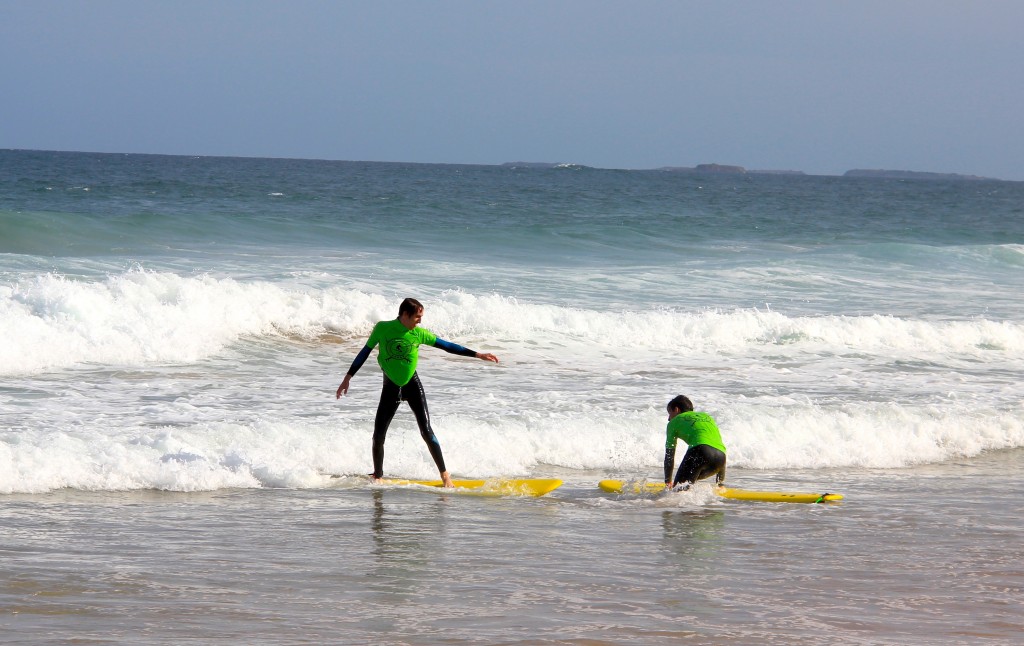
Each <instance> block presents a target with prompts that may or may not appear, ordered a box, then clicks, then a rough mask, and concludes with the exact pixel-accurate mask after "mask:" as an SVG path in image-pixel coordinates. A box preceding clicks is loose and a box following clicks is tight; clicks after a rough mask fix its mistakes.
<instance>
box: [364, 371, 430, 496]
mask: <svg viewBox="0 0 1024 646" xmlns="http://www.w3.org/2000/svg"><path fill="white" fill-rule="evenodd" d="M402 400H405V401H407V402H408V403H409V408H411V409H412V412H413V415H415V416H416V424H417V426H419V428H420V437H422V438H423V441H424V442H426V443H427V449H428V450H429V451H430V457H432V458H433V459H434V464H436V465H437V470H438V471H440V472H444V471H447V469H446V468H445V466H444V456H443V455H442V454H441V443H440V442H438V441H437V436H435V435H434V431H433V429H432V428H431V427H430V413H429V411H428V410H427V396H426V394H425V393H424V392H423V384H422V383H420V378H419V375H417V374H415V373H414V374H413V376H412V379H411V380H410V381H409V383H407V384H406V385H404V386H399V385H397V384H396V383H395V382H393V381H391V380H390V379H388V378H387V376H386V375H385V377H384V385H383V386H382V387H381V391H380V402H379V403H378V404H377V416H376V418H375V419H374V421H373V477H375V478H381V477H383V474H384V439H385V437H386V436H387V432H388V427H389V426H390V425H391V420H392V419H394V417H395V412H396V411H397V410H398V405H399V404H400V403H401V402H402Z"/></svg>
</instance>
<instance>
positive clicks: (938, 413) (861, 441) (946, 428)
mask: <svg viewBox="0 0 1024 646" xmlns="http://www.w3.org/2000/svg"><path fill="white" fill-rule="evenodd" d="M718 420H719V423H720V425H721V427H722V430H723V435H724V437H725V441H726V443H727V446H728V455H729V465H730V468H738V469H764V470H772V471H778V470H781V469H794V468H795V469H821V468H895V467H906V466H912V465H917V464H924V463H934V462H942V461H947V460H951V459H957V458H964V457H972V456H977V455H979V454H981V453H982V452H984V451H994V450H1000V449H1007V448H1013V447H1020V446H1024V422H1022V416H1021V414H1020V411H1019V410H1018V411H991V410H969V409H966V408H960V407H951V408H949V409H948V410H941V409H936V408H926V409H913V408H904V407H899V406H896V405H886V404H879V405H873V406H867V407H855V406H846V407H828V408H825V407H820V406H816V405H794V406H786V407H781V408H770V407H767V406H755V405H752V404H749V403H747V404H742V405H738V406H736V407H734V408H733V409H731V410H729V411H725V412H723V414H719V415H718ZM434 425H435V427H436V430H437V432H438V434H439V437H440V439H441V441H442V445H443V447H444V450H445V457H446V460H447V462H448V466H449V468H450V469H452V471H453V472H455V473H456V474H458V475H460V476H465V477H489V476H496V475H512V474H530V473H532V472H534V471H535V470H537V469H538V468H539V467H540V465H553V466H557V467H563V468H570V469H583V470H588V471H593V470H600V471H605V472H609V473H617V474H628V475H630V476H637V477H650V478H655V479H656V478H657V477H658V476H659V474H660V473H661V457H662V455H663V453H664V435H663V432H664V430H663V429H664V419H663V417H662V415H660V414H657V413H654V412H643V413H631V414H625V415H620V416H615V415H612V414H604V415H600V416H596V415H594V414H593V412H591V413H589V414H588V412H587V411H586V410H583V411H581V412H579V413H578V414H574V415H566V414H561V415H560V414H556V413H555V412H554V411H551V412H550V413H549V414H546V415H544V414H535V415H533V416H532V418H519V419H508V420H505V419H501V418H495V419H491V420H485V421H481V420H480V419H474V418H466V417H462V416H440V417H437V418H435V420H434ZM371 431H372V424H371V423H369V422H368V421H356V422H353V421H352V420H351V419H349V418H347V417H346V416H345V415H344V414H343V413H340V412H339V413H338V414H337V415H335V416H334V417H332V418H330V419H329V420H328V421H319V422H310V421H308V420H301V419H297V418H294V417H291V418H282V419H261V420H258V421H255V422H253V423H249V424H237V423H230V422H203V423H197V424H194V425H188V426H183V427H164V428H150V429H145V428H139V427H138V426H134V425H130V424H129V425H127V426H125V427H122V428H117V427H112V426H111V424H110V423H109V421H108V420H104V419H102V418H100V419H98V420H93V421H83V422H82V423H80V424H77V425H75V426H74V427H68V428H63V429H56V428H55V429H45V428H40V427H38V426H36V427H33V428H25V429H17V430H16V431H15V432H7V433H4V434H0V493H15V492H41V491H49V490H53V489H59V488H64V487H72V488H76V489H84V490H126V489H165V490H173V491H198V490H213V489H221V488H238V487H241V488H252V487H324V486H330V485H331V483H332V479H331V477H330V475H331V474H334V475H353V476H354V475H358V474H363V473H366V472H367V471H368V470H369V468H370V455H369V452H370V451H369V449H370V446H369V445H370V435H371ZM684 448H685V447H681V448H680V455H681V451H682V450H683V449H684ZM677 457H679V456H677ZM385 466H386V470H387V472H388V473H391V474H396V475H402V476H410V477H417V478H433V477H436V470H435V469H434V465H433V463H432V462H431V460H430V457H429V454H428V453H427V450H426V448H425V446H424V444H423V441H422V440H421V438H420V437H419V433H418V432H417V431H416V429H415V425H414V424H413V423H412V420H411V415H408V414H406V413H402V414H400V415H399V417H398V418H397V419H396V421H395V422H394V423H393V425H392V430H391V431H390V433H389V437H388V442H387V444H386V462H385Z"/></svg>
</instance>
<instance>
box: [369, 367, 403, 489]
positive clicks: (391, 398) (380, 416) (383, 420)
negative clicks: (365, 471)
mask: <svg viewBox="0 0 1024 646" xmlns="http://www.w3.org/2000/svg"><path fill="white" fill-rule="evenodd" d="M400 403H402V389H401V387H399V386H398V384H396V383H395V382H393V381H391V380H390V379H388V377H387V375H384V385H383V386H382V387H381V389H380V402H379V403H378V404H377V416H376V417H375V418H374V420H373V477H374V478H382V477H384V437H385V436H386V435H387V433H388V426H390V425H391V420H392V419H394V417H395V411H397V410H398V405H399V404H400Z"/></svg>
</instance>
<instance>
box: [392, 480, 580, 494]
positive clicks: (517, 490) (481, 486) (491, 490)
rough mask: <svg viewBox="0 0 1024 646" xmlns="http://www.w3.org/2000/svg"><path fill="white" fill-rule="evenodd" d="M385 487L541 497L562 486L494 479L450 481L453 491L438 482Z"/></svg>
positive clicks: (551, 482) (397, 482)
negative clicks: (411, 487)
mask: <svg viewBox="0 0 1024 646" xmlns="http://www.w3.org/2000/svg"><path fill="white" fill-rule="evenodd" d="M382 484H385V485H404V486H410V485H415V486H419V487H432V488H435V489H441V490H442V491H444V492H446V493H457V494H466V495H471V496H543V495H544V494H548V493H551V492H552V491H554V490H555V489H558V488H559V487H561V486H562V481H561V480H557V479H555V478H494V479H490V480H452V484H454V485H455V488H454V489H445V488H444V483H443V482H441V481H440V480H398V479H393V478H384V480H382Z"/></svg>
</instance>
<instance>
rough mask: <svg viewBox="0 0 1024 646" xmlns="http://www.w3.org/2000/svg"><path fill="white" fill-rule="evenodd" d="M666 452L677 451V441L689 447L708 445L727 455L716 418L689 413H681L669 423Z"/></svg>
mask: <svg viewBox="0 0 1024 646" xmlns="http://www.w3.org/2000/svg"><path fill="white" fill-rule="evenodd" d="M666 435H667V436H666V438H665V450H669V449H675V446H676V440H677V439H679V440H682V441H684V442H686V444H687V445H689V446H697V445H698V444H707V445H708V446H711V447H714V448H716V449H718V450H719V451H721V452H722V453H725V444H724V443H723V442H722V434H721V433H719V432H718V425H717V424H715V420H714V418H712V417H711V416H710V415H708V414H707V413H698V412H696V411H687V412H685V413H679V414H678V415H676V416H675V417H673V418H672V419H671V420H669V422H668V427H667V428H666Z"/></svg>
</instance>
